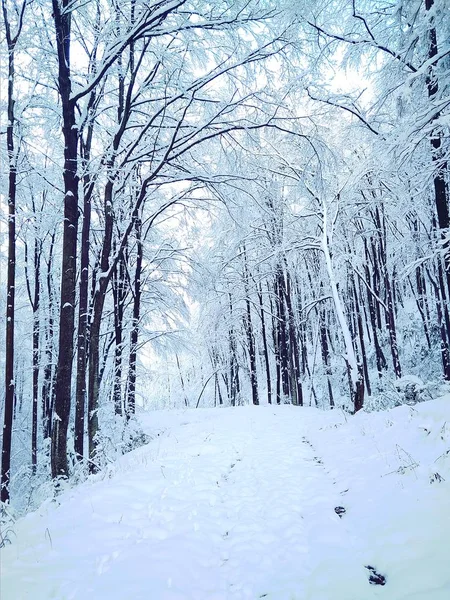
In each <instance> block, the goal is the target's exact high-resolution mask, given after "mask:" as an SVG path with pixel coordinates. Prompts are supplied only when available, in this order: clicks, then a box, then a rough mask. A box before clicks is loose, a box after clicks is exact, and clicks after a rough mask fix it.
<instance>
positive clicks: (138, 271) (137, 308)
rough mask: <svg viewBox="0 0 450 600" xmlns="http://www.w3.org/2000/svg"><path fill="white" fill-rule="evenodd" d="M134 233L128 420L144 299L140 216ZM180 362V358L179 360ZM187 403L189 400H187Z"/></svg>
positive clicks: (132, 405) (133, 408) (133, 407)
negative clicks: (142, 301)
mask: <svg viewBox="0 0 450 600" xmlns="http://www.w3.org/2000/svg"><path fill="white" fill-rule="evenodd" d="M134 231H135V236H136V268H135V271H134V298H133V322H132V326H131V333H130V357H129V361H128V382H127V406H126V413H127V418H130V416H131V415H134V413H135V412H136V375H137V373H136V370H137V348H138V339H139V321H140V318H141V297H142V281H141V277H142V260H143V251H144V247H143V244H142V219H141V217H140V216H139V215H136V216H135V217H134ZM177 360H178V358H177ZM186 401H187V399H186Z"/></svg>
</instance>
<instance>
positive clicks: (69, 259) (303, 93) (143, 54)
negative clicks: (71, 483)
mask: <svg viewBox="0 0 450 600" xmlns="http://www.w3.org/2000/svg"><path fill="white" fill-rule="evenodd" d="M445 13H446V7H445V1H444V0H439V1H436V0H435V1H433V0H425V1H423V0H417V2H408V3H405V5H404V6H403V5H402V4H400V5H399V4H398V3H395V4H392V5H390V4H389V3H388V4H385V3H378V2H375V3H374V2H368V1H367V2H366V1H364V0H361V1H360V2H357V1H356V0H353V1H352V2H348V1H347V0H345V1H344V0H342V2H339V1H338V2H335V3H333V4H331V5H328V4H327V5H326V6H325V3H323V2H320V1H317V2H313V3H311V2H305V3H301V2H300V3H298V2H289V1H287V0H286V1H281V0H280V1H278V2H277V1H273V2H269V1H268V2H257V1H255V2H253V1H248V0H247V1H242V2H240V1H239V0H235V1H233V2H231V1H225V0H224V1H223V2H217V3H216V2H214V3H210V4H208V3H205V2H204V1H201V0H198V1H196V0H192V1H187V0H161V1H159V2H153V3H145V2H140V1H139V0H128V1H126V2H119V1H118V0H104V1H102V0H91V1H89V2H79V3H78V2H69V1H68V0H52V2H46V1H43V0H42V1H41V0H23V1H22V2H20V3H15V2H10V1H9V0H2V19H3V20H2V23H3V28H4V31H5V39H4V40H2V43H3V49H2V50H3V52H4V53H5V55H7V57H8V58H7V61H6V63H5V64H4V66H3V69H4V71H3V72H2V78H3V81H7V90H6V94H4V96H3V98H2V102H3V104H4V106H3V107H2V108H5V111H6V112H7V119H6V120H5V121H4V123H5V124H4V131H3V130H2V133H5V140H6V142H4V143H3V148H2V153H3V154H4V155H5V157H7V159H6V160H5V161H4V163H3V164H4V166H5V169H4V171H5V173H4V175H5V176H4V177H3V179H2V186H3V187H2V192H3V193H4V197H5V198H7V201H8V218H7V223H8V232H7V238H8V250H7V257H5V258H7V263H8V266H7V278H6V282H5V284H6V285H4V286H3V288H4V289H2V291H1V293H2V295H3V297H4V298H5V315H6V320H5V329H6V351H5V355H4V370H5V387H4V411H3V419H4V426H3V438H2V444H3V445H2V467H1V500H2V501H3V502H6V501H8V500H9V497H10V488H11V474H12V468H11V467H12V464H13V463H14V451H13V449H14V440H15V438H17V439H18V438H19V437H20V436H22V437H21V440H22V439H23V434H22V433H17V431H19V430H20V427H22V425H20V427H19V422H20V423H22V421H21V420H20V419H21V415H26V418H27V419H29V425H27V426H25V429H26V431H27V436H28V432H29V438H28V437H27V438H26V439H27V443H28V440H29V446H28V447H29V461H30V469H31V475H32V476H33V474H36V472H37V471H38V469H39V466H40V465H45V466H46V467H48V468H49V475H51V477H52V478H53V479H56V480H57V479H58V478H60V477H68V476H69V475H70V474H71V472H73V469H74V465H75V466H76V465H82V468H85V469H86V470H89V471H90V472H95V471H96V470H97V469H98V468H99V466H100V465H101V460H102V458H101V452H102V448H101V436H100V435H99V434H100V433H101V428H102V424H101V422H100V419H99V415H100V414H101V413H100V409H101V407H102V406H104V405H107V406H110V407H111V411H112V412H113V413H114V414H115V416H116V417H117V420H118V422H120V423H121V424H122V425H121V426H122V427H126V424H127V422H128V421H129V420H130V418H131V417H132V416H133V414H134V412H135V406H136V393H137V386H138V375H139V369H138V352H139V349H140V344H141V342H142V337H143V331H144V329H143V324H145V322H146V319H147V318H148V315H149V314H150V313H152V312H155V311H158V310H159V311H160V312H161V313H165V314H166V315H170V313H171V311H175V310H176V304H177V302H178V303H181V302H182V300H181V299H180V295H178V299H177V293H176V291H174V290H175V288H177V289H178V288H179V287H180V286H182V285H184V287H185V291H184V292H183V294H191V295H192V296H193V297H196V299H197V301H198V302H199V304H200V305H201V308H200V314H201V315H202V325H201V328H200V333H201V335H202V336H203V337H202V342H201V343H202V345H203V347H204V348H205V355H206V356H207V357H208V362H209V363H210V364H211V368H212V375H211V377H210V379H208V380H207V381H205V382H204V386H206V385H207V384H208V382H209V381H211V382H212V384H214V387H215V390H216V397H217V401H218V403H220V404H222V403H230V404H231V405H235V404H236V403H238V402H240V401H242V399H243V394H244V392H245V390H246V389H248V391H249V393H250V395H251V398H252V402H253V403H254V404H258V403H259V402H262V401H264V402H266V401H267V402H269V403H271V402H284V401H291V402H293V403H294V404H297V405H301V404H302V403H303V402H304V399H305V397H306V395H307V396H308V398H314V400H315V402H316V404H318V405H321V406H323V405H325V404H327V403H328V404H329V405H331V406H334V405H335V404H336V403H339V404H340V403H341V402H342V401H341V397H342V395H343V392H342V390H343V388H344V384H345V386H347V388H348V390H349V398H350V404H349V406H350V409H351V410H353V411H357V410H359V409H361V408H362V407H363V405H364V401H365V398H366V397H367V396H370V395H371V393H372V391H373V390H374V389H375V388H376V387H377V385H378V384H379V383H380V382H381V381H384V380H385V379H386V377H388V376H392V377H394V378H400V377H401V376H402V374H404V372H405V368H406V371H411V370H412V371H414V369H415V371H416V372H417V371H418V369H419V366H420V360H423V361H424V363H425V362H426V361H428V363H427V364H432V363H433V361H434V362H435V363H436V362H440V367H439V369H438V368H437V367H436V369H435V372H434V373H433V375H435V376H436V377H438V376H443V377H444V378H445V379H446V380H450V353H449V348H450V317H449V299H450V274H449V269H448V267H449V261H448V245H449V239H448V230H449V225H450V223H449V189H448V183H449V182H448V160H447V158H448V151H449V147H448V113H449V105H450V100H449V81H450V79H449V65H450V54H449V53H450V49H449V46H448V33H449V31H448V30H449V26H448V24H447V21H446V18H445V16H446V15H445ZM345 65H346V66H347V69H348V71H347V73H350V74H351V73H356V74H357V75H358V77H359V76H361V75H362V74H364V78H363V85H364V86H365V87H366V88H367V89H366V90H365V91H364V90H362V89H354V90H351V89H350V87H349V86H347V89H345V90H344V92H343V91H342V90H338V89H337V87H336V84H330V80H331V76H330V74H331V73H333V71H334V70H336V69H338V67H339V68H344V67H345ZM2 139H3V136H2ZM222 205H223V207H224V208H218V206H222ZM199 206H201V207H202V210H204V209H205V207H211V208H210V210H211V214H212V215H213V216H212V221H213V223H214V224H213V225H212V227H213V231H214V242H213V243H212V244H209V245H208V248H207V250H203V251H198V250H196V252H197V255H196V256H194V254H195V253H194V252H193V251H191V250H190V249H187V248H183V246H184V245H185V240H178V242H177V240H176V239H174V237H173V235H172V234H170V235H169V233H168V230H164V226H163V225H161V224H164V222H166V221H167V220H170V219H175V221H176V219H177V218H179V214H180V211H183V210H190V211H193V212H190V213H189V214H190V215H194V218H195V215H196V212H195V211H196V210H197V208H198V207H199ZM200 222H201V224H202V225H201V226H199V227H197V229H196V231H197V234H198V236H197V237H198V240H197V243H196V244H195V245H196V248H198V247H199V246H201V240H202V236H204V237H208V239H209V237H210V236H211V232H204V231H202V229H203V228H205V227H206V226H207V223H208V222H209V221H207V220H205V219H200ZM175 237H176V236H175ZM202 252H203V254H202ZM193 260H195V267H192V266H191V267H188V268H186V267H180V264H181V263H183V264H186V263H188V262H189V261H193ZM193 264H194V263H193V262H192V263H191V265H193ZM190 276H192V281H193V282H194V283H190V282H189V281H188V280H189V277H190ZM200 276H201V279H200V281H199V277H200ZM195 282H196V283H195ZM196 284H198V285H199V286H200V289H201V293H200V294H199V293H198V291H196V290H195V285H196ZM183 294H181V296H182V295H183ZM411 321H412V322H413V325H411ZM29 340H31V342H30V341H29ZM408 344H409V346H408ZM407 347H410V348H412V350H411V351H410V352H406V350H405V349H406V348H407ZM177 362H178V367H177V368H178V371H179V373H180V376H181V381H183V374H182V367H180V364H179V361H178V358H177ZM438 371H439V373H438ZM212 384H211V385H212ZM380 385H381V383H380ZM246 386H247V387H246ZM202 389H203V388H202ZM324 398H327V402H325V401H324ZM186 403H188V400H187V398H186ZM13 434H14V435H13Z"/></svg>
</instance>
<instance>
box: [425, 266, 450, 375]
mask: <svg viewBox="0 0 450 600" xmlns="http://www.w3.org/2000/svg"><path fill="white" fill-rule="evenodd" d="M427 273H428V279H429V281H430V282H431V285H432V287H433V289H434V293H435V296H436V313H437V318H438V326H439V333H440V337H441V360H442V370H443V374H444V378H445V379H446V380H447V381H450V344H449V339H448V337H447V331H446V327H445V320H444V314H443V309H442V306H443V302H442V296H441V290H442V287H441V286H440V284H439V282H437V281H435V280H434V278H433V277H432V276H431V273H430V272H429V270H428V268H427Z"/></svg>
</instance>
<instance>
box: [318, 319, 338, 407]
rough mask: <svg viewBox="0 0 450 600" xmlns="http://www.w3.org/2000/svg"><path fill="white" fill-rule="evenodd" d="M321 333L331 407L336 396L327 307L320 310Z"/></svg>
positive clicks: (321, 345)
mask: <svg viewBox="0 0 450 600" xmlns="http://www.w3.org/2000/svg"><path fill="white" fill-rule="evenodd" d="M319 335H320V349H321V353H322V362H323V366H324V368H325V374H326V376H327V386H328V398H329V400H330V407H331V408H334V406H335V404H334V397H333V388H332V385H331V375H332V371H331V360H330V349H329V347H328V336H327V327H326V320H325V309H322V310H320V312H319Z"/></svg>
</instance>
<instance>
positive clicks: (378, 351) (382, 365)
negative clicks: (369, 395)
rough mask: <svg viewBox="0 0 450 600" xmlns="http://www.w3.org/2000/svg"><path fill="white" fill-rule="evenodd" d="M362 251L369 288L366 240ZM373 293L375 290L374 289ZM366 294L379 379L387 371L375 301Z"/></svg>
mask: <svg viewBox="0 0 450 600" xmlns="http://www.w3.org/2000/svg"><path fill="white" fill-rule="evenodd" d="M364 249H365V255H366V263H365V265H364V270H365V276H366V281H367V284H368V286H369V287H370V285H371V277H370V269H369V265H368V260H369V251H368V248H367V241H366V240H364ZM373 287H374V284H373ZM374 291H375V289H374ZM366 292H367V304H368V305H369V317H370V324H371V326H372V337H373V344H374V346H375V358H376V362H377V371H378V377H380V378H381V377H382V374H383V372H384V371H386V369H387V362H386V358H385V356H384V352H383V350H382V348H381V345H380V341H379V339H378V326H377V310H376V306H375V299H374V297H373V295H372V293H371V292H370V290H369V288H368V287H366ZM376 304H377V305H378V306H379V302H377V303H376Z"/></svg>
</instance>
